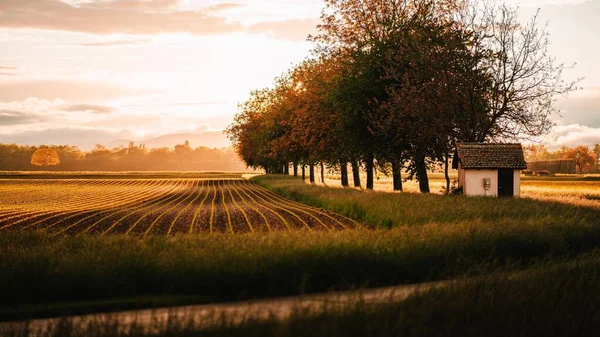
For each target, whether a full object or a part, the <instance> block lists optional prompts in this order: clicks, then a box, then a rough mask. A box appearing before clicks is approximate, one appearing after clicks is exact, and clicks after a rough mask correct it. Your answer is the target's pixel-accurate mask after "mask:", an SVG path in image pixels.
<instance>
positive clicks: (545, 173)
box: [537, 170, 550, 176]
mask: <svg viewBox="0 0 600 337" xmlns="http://www.w3.org/2000/svg"><path fill="white" fill-rule="evenodd" d="M537 174H538V176H549V175H550V171H548V170H539V171H537Z"/></svg>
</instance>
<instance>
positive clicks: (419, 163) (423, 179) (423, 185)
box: [415, 156, 429, 193]
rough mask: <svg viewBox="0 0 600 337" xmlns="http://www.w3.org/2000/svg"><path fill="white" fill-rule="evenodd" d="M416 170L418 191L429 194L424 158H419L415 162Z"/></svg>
mask: <svg viewBox="0 0 600 337" xmlns="http://www.w3.org/2000/svg"><path fill="white" fill-rule="evenodd" d="M415 165H416V168H417V180H419V190H420V191H421V193H429V178H428V177H427V165H426V164H425V157H424V156H422V157H419V158H417V159H416V162H415Z"/></svg>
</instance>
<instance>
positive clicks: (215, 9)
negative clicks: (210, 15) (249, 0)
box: [205, 2, 246, 12]
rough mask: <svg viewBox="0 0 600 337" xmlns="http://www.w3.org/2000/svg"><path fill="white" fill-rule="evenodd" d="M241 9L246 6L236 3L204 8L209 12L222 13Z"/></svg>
mask: <svg viewBox="0 0 600 337" xmlns="http://www.w3.org/2000/svg"><path fill="white" fill-rule="evenodd" d="M242 7H246V5H244V4H238V3H227V2H225V3H220V4H216V5H211V6H208V7H206V8H205V10H206V11H210V12H222V11H226V10H230V9H236V8H242Z"/></svg>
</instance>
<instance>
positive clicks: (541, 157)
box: [523, 144, 600, 174]
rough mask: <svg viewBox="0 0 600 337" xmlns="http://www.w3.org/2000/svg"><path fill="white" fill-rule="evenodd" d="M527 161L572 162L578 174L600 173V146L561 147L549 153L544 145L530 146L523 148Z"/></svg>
mask: <svg viewBox="0 0 600 337" xmlns="http://www.w3.org/2000/svg"><path fill="white" fill-rule="evenodd" d="M523 150H524V152H525V159H526V160H527V162H528V163H533V162H543V161H553V160H572V161H573V163H574V164H575V168H576V173H579V174H582V173H600V144H595V145H594V146H593V147H592V148H590V147H589V146H584V145H581V146H576V147H573V148H569V147H566V146H563V147H561V148H560V149H558V150H556V151H549V150H548V149H547V148H546V146H545V145H544V144H539V145H529V146H525V147H524V148H523Z"/></svg>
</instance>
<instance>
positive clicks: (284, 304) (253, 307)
mask: <svg viewBox="0 0 600 337" xmlns="http://www.w3.org/2000/svg"><path fill="white" fill-rule="evenodd" d="M450 282H452V281H443V282H433V283H420V284H413V285H403V286H395V287H386V288H376V289H366V290H360V291H347V292H337V293H323V294H314V295H304V296H297V297H285V298H277V299H265V300H255V301H247V302H235V303H224V304H205V305H191V306H182V307H171V308H162V309H147V310H136V311H123V312H117V313H108V314H91V315H83V316H72V317H58V318H49V319H37V320H32V321H16V322H3V323H0V335H4V334H9V333H11V332H15V331H24V330H25V329H29V331H30V335H29V336H37V335H40V334H42V333H43V331H47V330H48V329H51V328H52V327H56V326H58V325H59V324H62V323H64V322H65V320H68V321H71V322H72V323H73V324H74V325H75V326H79V327H82V328H84V329H85V327H88V326H90V325H94V324H98V323H101V322H107V321H110V322H112V323H115V322H117V323H116V324H118V325H119V326H120V327H121V328H122V329H127V327H130V326H131V325H132V324H135V325H136V326H141V327H146V328H147V329H148V331H152V329H157V328H158V327H159V326H161V325H162V324H164V323H165V322H168V321H173V320H175V321H180V322H191V321H193V322H194V324H195V326H199V327H210V326H211V325H212V324H215V323H222V322H224V321H225V322H227V324H228V325H238V324H241V323H243V322H244V321H247V320H248V319H252V320H267V319H277V320H285V319H288V318H289V317H290V316H291V315H292V313H294V312H298V311H302V312H309V313H311V314H315V315H317V314H319V313H321V312H323V310H325V309H335V308H344V307H345V306H347V305H349V304H352V303H356V302H358V301H361V302H362V303H367V304H376V303H390V302H400V301H403V300H404V299H406V298H407V297H409V296H410V295H412V294H415V293H417V292H419V291H424V290H429V289H433V288H440V287H444V286H446V285H448V284H450Z"/></svg>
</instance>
